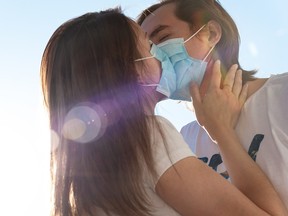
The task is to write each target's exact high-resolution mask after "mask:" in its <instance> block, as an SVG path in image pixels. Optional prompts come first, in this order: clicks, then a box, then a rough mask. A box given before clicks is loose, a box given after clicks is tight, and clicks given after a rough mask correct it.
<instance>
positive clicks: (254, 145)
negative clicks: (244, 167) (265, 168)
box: [248, 134, 264, 161]
mask: <svg viewBox="0 0 288 216" xmlns="http://www.w3.org/2000/svg"><path fill="white" fill-rule="evenodd" d="M263 139H264V135H263V134H256V135H255V136H254V138H253V140H252V142H251V144H250V147H249V150H248V154H249V155H250V157H251V158H252V159H253V160H254V161H256V157H257V152H258V151H259V148H260V144H261V142H262V140H263Z"/></svg>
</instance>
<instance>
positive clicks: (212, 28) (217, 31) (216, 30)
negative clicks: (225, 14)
mask: <svg viewBox="0 0 288 216" xmlns="http://www.w3.org/2000/svg"><path fill="white" fill-rule="evenodd" d="M207 27H208V31H209V38H208V40H209V43H210V45H211V47H213V46H215V45H216V44H217V43H218V42H219V41H220V39H221V36H222V28H221V26H220V24H219V23H218V22H216V21H214V20H211V21H209V22H208V23H207Z"/></svg>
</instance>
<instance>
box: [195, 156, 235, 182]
mask: <svg viewBox="0 0 288 216" xmlns="http://www.w3.org/2000/svg"><path fill="white" fill-rule="evenodd" d="M198 159H199V160H202V161H203V162H204V163H206V164H207V163H208V157H202V158H198ZM222 163H223V161H222V157H221V155H220V154H214V155H212V157H211V159H210V161H209V164H208V166H209V167H211V168H212V169H213V170H215V171H217V167H218V166H219V165H220V164H222ZM220 175H222V176H223V177H224V178H226V179H228V178H229V175H228V173H227V171H225V172H223V173H220Z"/></svg>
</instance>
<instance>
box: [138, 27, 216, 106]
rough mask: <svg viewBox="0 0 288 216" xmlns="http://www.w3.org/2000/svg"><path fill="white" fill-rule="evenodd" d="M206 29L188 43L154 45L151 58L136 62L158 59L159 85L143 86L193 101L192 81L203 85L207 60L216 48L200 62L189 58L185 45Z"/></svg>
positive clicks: (175, 41) (177, 40)
mask: <svg viewBox="0 0 288 216" xmlns="http://www.w3.org/2000/svg"><path fill="white" fill-rule="evenodd" d="M204 27H205V25H204V26H202V27H201V28H200V29H199V30H198V31H197V32H196V33H195V34H193V35H192V36H191V37H189V38H188V39H187V40H186V41H184V39H183V38H174V39H170V40H167V41H165V42H163V43H160V44H158V45H155V44H153V45H152V47H151V50H150V53H151V56H148V57H144V58H140V59H137V60H135V61H142V60H146V59H150V58H156V59H158V60H159V61H160V62H161V65H162V74H161V78H160V81H159V83H158V84H156V83H151V84H142V86H157V88H156V91H158V92H160V93H162V94H164V95H165V96H167V97H168V98H170V99H173V100H185V101H191V96H190V90H189V85H190V83H191V81H194V82H196V83H198V84H199V85H200V84H201V82H202V80H203V77H204V74H205V71H206V67H207V62H205V60H206V58H207V57H208V55H209V54H210V52H211V51H212V50H213V48H214V47H212V48H211V49H210V51H209V52H208V54H207V55H206V56H205V58H204V59H203V60H198V59H194V58H192V57H190V56H189V54H188V53H187V50H186V48H185V45H184V44H185V43H186V42H187V41H189V40H190V39H192V38H193V37H194V36H195V35H197V34H198V32H200V31H201V30H202V29H203V28H204Z"/></svg>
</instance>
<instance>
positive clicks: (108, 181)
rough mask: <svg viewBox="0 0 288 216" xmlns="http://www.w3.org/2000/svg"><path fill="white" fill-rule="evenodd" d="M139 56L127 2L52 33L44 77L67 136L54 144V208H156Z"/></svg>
mask: <svg viewBox="0 0 288 216" xmlns="http://www.w3.org/2000/svg"><path fill="white" fill-rule="evenodd" d="M139 57H141V56H140V53H139V51H138V50H137V36H136V35H135V32H134V30H133V28H132V27H131V20H129V19H128V18H127V17H125V16H124V15H123V14H122V13H121V12H120V11H119V9H115V10H108V11H103V12H99V13H87V14H85V15H82V16H80V17H77V18H74V19H72V20H69V21H67V22H66V23H64V24H63V25H61V26H60V27H59V28H58V29H57V30H56V31H55V32H54V34H53V35H52V37H51V38H50V40H49V42H48V44H47V46H46V48H45V51H44V54H43V58H42V62H41V78H42V89H43V93H44V99H45V103H46V105H47V107H48V109H49V115H50V126H51V130H52V131H53V134H57V136H58V140H59V142H58V143H56V144H55V143H54V145H53V146H52V149H51V176H52V186H53V187H52V211H51V215H54V216H56V215H57V216H58V215H59V216H70V215H97V213H96V212H95V207H100V208H102V209H103V210H104V211H106V212H107V213H109V212H110V213H111V212H114V213H117V214H118V215H125V216H127V215H133V216H134V215H139V216H141V215H150V214H149V212H150V211H149V202H148V201H147V199H146V194H145V192H144V190H143V183H142V177H143V176H142V174H143V172H142V171H143V160H144V164H146V165H147V167H148V170H150V172H151V173H152V174H153V173H154V166H153V164H154V162H153V158H152V154H151V144H150V142H151V141H150V134H149V133H150V132H149V129H148V123H147V117H146V116H145V114H144V108H143V101H142V100H141V98H142V92H141V88H140V87H139V85H138V84H137V72H136V69H135V65H134V59H137V58H139ZM81 110H82V112H81ZM79 121H80V123H79ZM71 122H72V123H73V124H71V125H72V126H71V125H69V123H71ZM77 122H78V124H77ZM75 125H76V126H75ZM83 127H84V128H86V130H85V131H84V132H83V133H84V134H82V135H81V134H80V135H79V134H78V135H77V133H79V130H80V129H81V128H82V129H83ZM75 128H76V129H75ZM89 130H90V131H89ZM94 135H95V136H94ZM139 155H140V156H141V157H139Z"/></svg>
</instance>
